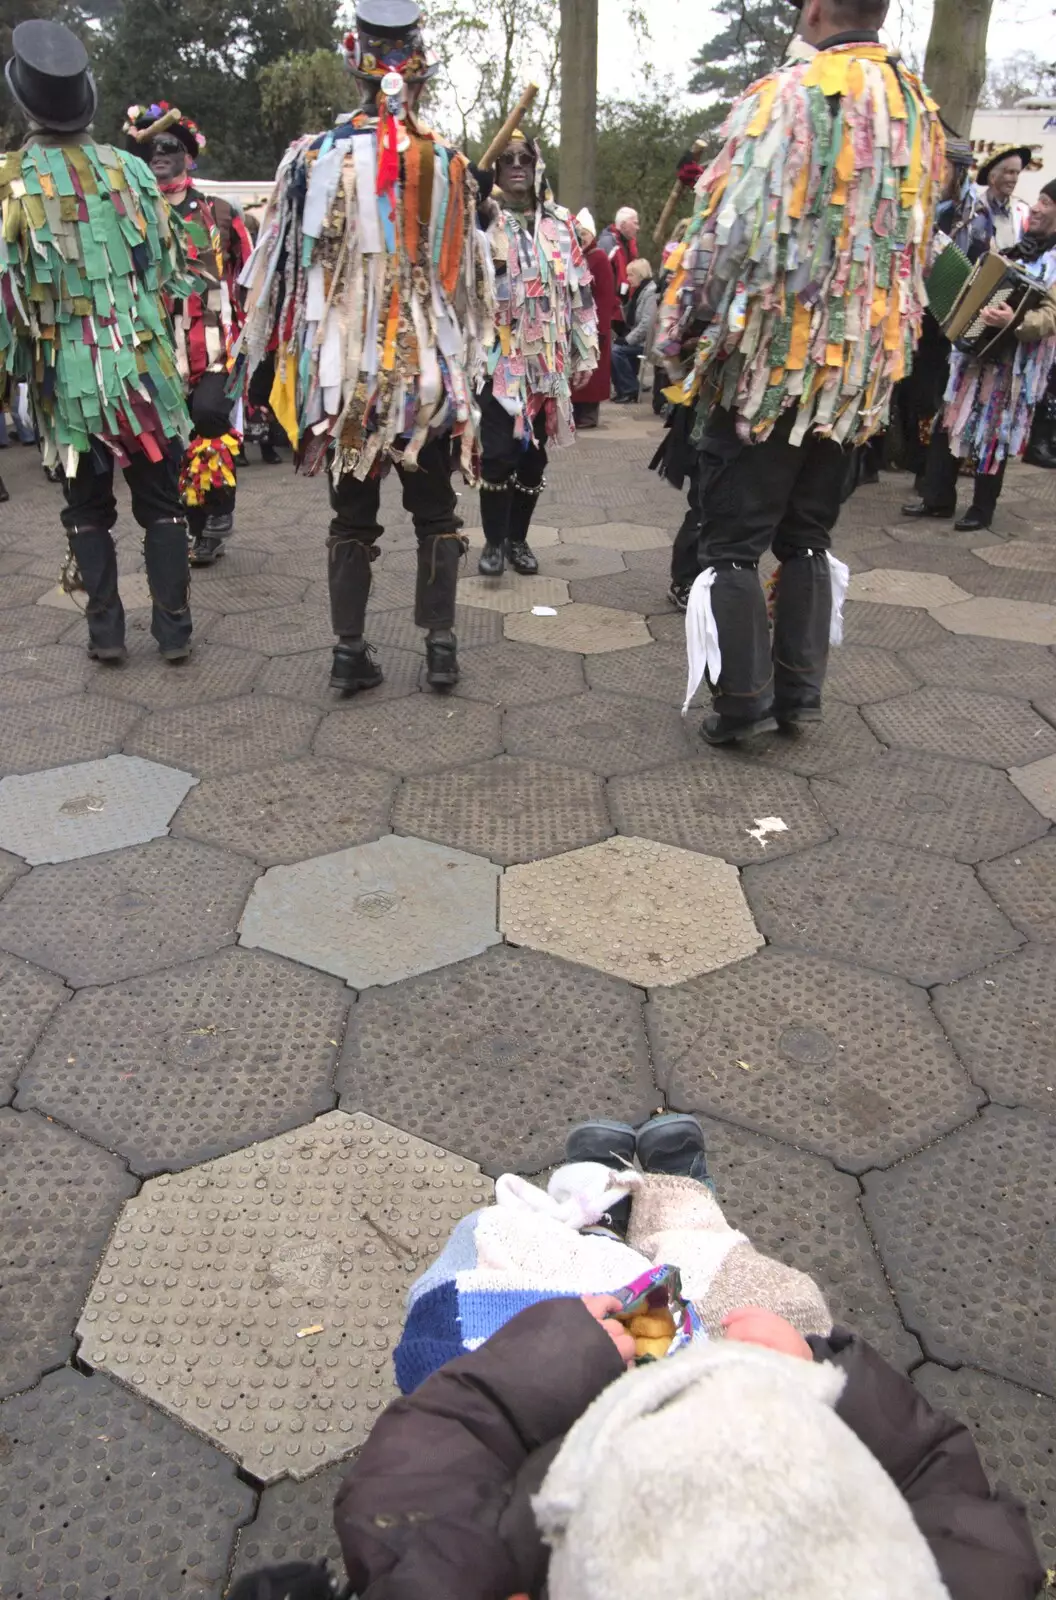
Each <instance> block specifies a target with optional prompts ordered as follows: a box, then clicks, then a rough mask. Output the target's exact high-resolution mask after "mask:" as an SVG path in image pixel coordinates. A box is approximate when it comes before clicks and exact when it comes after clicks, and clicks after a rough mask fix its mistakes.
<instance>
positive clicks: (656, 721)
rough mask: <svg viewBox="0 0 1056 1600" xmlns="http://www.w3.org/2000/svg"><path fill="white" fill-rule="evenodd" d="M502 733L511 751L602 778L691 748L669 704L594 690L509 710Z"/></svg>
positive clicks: (652, 764) (671, 758) (651, 764)
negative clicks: (651, 702)
mask: <svg viewBox="0 0 1056 1600" xmlns="http://www.w3.org/2000/svg"><path fill="white" fill-rule="evenodd" d="M503 734H504V738H505V742H506V749H507V750H508V751H509V753H510V754H511V755H515V756H539V757H547V756H549V757H550V758H551V759H552V760H554V761H561V762H567V763H568V765H569V766H573V767H585V768H587V769H588V770H589V771H591V772H598V773H601V775H602V776H603V777H612V776H613V774H615V773H617V772H639V771H641V770H642V769H643V768H646V767H657V766H661V765H662V764H663V763H664V762H668V761H678V760H679V759H680V758H681V757H683V756H685V755H687V754H689V753H690V751H691V749H692V746H691V745H690V744H689V741H688V740H687V738H686V732H685V726H684V724H683V721H682V718H681V717H680V716H679V714H678V712H677V711H676V710H675V709H674V707H673V706H672V707H662V706H657V705H652V704H650V703H649V702H647V701H637V700H624V699H622V698H620V697H619V696H617V695H614V694H599V693H596V692H595V691H594V690H590V691H588V692H587V693H586V694H579V695H574V696H573V697H571V698H570V699H567V700H555V701H553V702H552V703H550V704H544V705H541V706H522V707H521V708H520V709H519V710H515V711H509V712H507V714H506V717H505V720H504V722H503Z"/></svg>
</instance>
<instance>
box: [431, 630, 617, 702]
mask: <svg viewBox="0 0 1056 1600" xmlns="http://www.w3.org/2000/svg"><path fill="white" fill-rule="evenodd" d="M599 659H600V658H599ZM460 665H461V670H462V676H461V678H460V679H459V681H458V684H457V685H456V686H455V688H454V689H453V690H452V691H451V693H452V695H453V696H456V697H457V698H459V699H465V700H480V701H483V702H484V703H485V704H487V705H493V706H506V707H507V708H510V707H513V706H534V705H538V704H539V703H540V702H541V701H544V700H559V699H561V698H562V697H563V696H565V695H572V694H579V693H580V692H581V691H582V690H584V689H585V688H586V687H587V684H586V679H585V678H584V676H583V663H582V662H581V661H580V660H579V658H578V657H577V656H574V655H570V654H569V653H568V652H567V651H561V652H560V653H559V654H557V655H555V654H554V653H553V651H551V650H536V649H533V647H532V646H531V645H530V644H516V643H514V642H513V641H512V640H510V639H501V640H500V641H499V642H498V643H497V644H489V645H482V646H481V647H480V649H478V650H471V651H468V652H467V654H466V655H465V656H463V658H462V661H461V663H460Z"/></svg>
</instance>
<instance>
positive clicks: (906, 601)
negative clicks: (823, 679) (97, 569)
mask: <svg viewBox="0 0 1056 1600" xmlns="http://www.w3.org/2000/svg"><path fill="white" fill-rule="evenodd" d="M655 433H656V426H655V424H654V422H653V420H652V418H651V417H647V416H645V415H641V416H634V415H628V414H627V413H626V412H624V413H623V414H622V415H621V414H616V413H615V412H613V413H612V415H611V419H610V421H609V425H608V426H607V428H605V429H604V430H603V431H601V432H599V433H598V434H595V435H589V436H585V437H584V438H583V439H582V441H581V443H580V445H579V446H578V447H577V449H576V451H575V453H574V454H573V455H572V456H571V457H570V458H569V459H568V460H567V461H562V462H561V463H560V464H558V465H557V466H555V467H553V468H552V469H551V472H550V487H549V489H548V491H547V493H546V496H545V498H544V500H543V502H542V507H541V512H540V523H541V524H542V526H541V527H540V530H539V534H538V537H537V539H536V541H535V542H536V543H537V545H538V547H539V550H540V555H541V557H542V565H543V576H542V577H541V578H540V579H538V580H536V581H534V582H527V581H524V580H518V579H510V580H509V581H505V582H503V583H502V584H499V585H494V584H485V583H482V582H480V581H479V580H477V579H476V578H475V577H473V576H472V575H471V574H472V567H470V568H469V569H468V570H467V575H466V577H465V579H464V581H463V588H462V599H463V602H464V605H463V607H462V610H461V615H460V626H459V633H460V638H461V643H462V648H463V667H464V676H463V681H462V683H461V685H460V686H459V688H458V689H457V691H456V692H455V693H453V694H452V695H450V696H448V697H446V698H443V697H440V696H437V695H434V694H431V693H429V692H422V690H421V686H420V677H421V674H422V667H423V658H422V647H421V642H420V637H419V635H418V634H417V632H416V630H415V629H414V628H413V626H412V618H411V612H410V609H409V602H410V598H411V589H412V581H413V580H412V569H413V561H414V556H413V545H414V541H413V536H412V534H411V532H410V529H409V526H408V523H407V520H406V518H405V517H404V516H403V514H402V512H401V511H400V510H399V508H398V506H397V505H396V504H395V500H394V498H393V493H392V489H391V488H389V489H387V491H386V497H387V501H388V505H389V514H388V516H387V521H388V526H389V531H388V533H387V535H386V539H385V543H384V551H385V553H384V556H383V558H382V560H381V561H380V562H379V563H378V565H377V567H376V569H375V571H376V588H375V595H374V603H373V617H372V621H371V636H372V638H373V639H374V640H375V642H376V643H377V644H378V645H379V647H380V649H381V654H382V659H383V662H384V667H385V671H386V675H387V681H386V684H385V686H384V688H383V689H382V690H381V691H379V692H377V693H374V694H372V695H370V696H369V697H366V696H364V697H363V698H362V699H361V700H358V701H353V702H351V703H349V704H343V705H342V704H339V703H337V702H336V701H335V700H334V699H333V697H332V696H331V694H330V692H329V691H328V690H327V688H326V676H327V664H328V647H329V644H330V642H331V641H330V630H329V625H328V621H327V607H326V586H325V573H324V554H323V548H322V539H323V533H324V524H325V520H326V511H325V506H324V493H323V486H322V484H321V483H319V482H311V483H309V482H303V481H300V480H298V479H296V478H295V477H294V475H293V474H292V472H291V471H290V470H289V469H288V468H284V469H282V470H279V469H277V468H276V469H272V468H266V467H263V466H259V465H254V466H253V467H252V468H250V469H249V470H248V471H246V472H245V473H244V475H243V482H242V487H241V490H240V499H239V521H238V531H237V536H236V538H235V540H234V542H233V543H232V545H231V548H230V554H229V555H228V556H227V558H226V559H225V560H224V561H223V562H222V563H221V564H220V565H219V566H217V567H216V568H215V569H213V570H211V571H208V572H204V573H201V574H197V575H196V576H195V579H194V587H193V608H194V612H195V618H196V623H197V637H198V646H197V650H196V653H195V657H194V659H193V661H192V662H191V663H190V664H189V665H188V666H186V667H184V668H180V669H173V668H169V667H165V666H163V665H162V664H161V663H160V662H159V661H158V660H157V657H156V655H155V653H154V649H153V645H152V642H151V640H150V638H149V635H148V634H147V632H146V623H147V614H146V613H145V612H144V611H143V610H142V609H133V610H132V611H131V641H132V660H131V662H130V663H129V665H128V666H127V667H126V668H124V669H122V670H114V669H105V668H101V667H98V666H94V665H92V664H90V663H89V662H88V661H87V659H86V657H85V654H84V641H85V631H84V624H83V621H82V620H80V619H79V618H78V617H77V616H75V615H73V614H72V613H71V611H70V610H69V609H68V607H64V606H63V605H62V604H61V603H55V602H56V596H55V594H54V591H53V586H54V583H55V579H56V577H57V571H58V566H59V561H60V539H59V536H58V531H57V520H56V499H57V492H56V491H55V490H53V489H51V488H50V487H49V486H48V485H47V484H45V483H44V482H43V479H42V476H41V474H40V472H39V469H38V468H37V465H36V458H35V457H34V456H33V455H31V453H30V452H29V451H25V450H17V449H11V450H9V451H8V452H6V454H3V455H0V470H2V471H3V473H4V476H5V477H6V479H7V481H8V485H9V487H10V488H11V490H12V495H13V498H12V501H11V503H10V504H9V505H6V506H4V507H3V508H2V510H0V778H2V780H3V781H2V782H0V1307H2V1310H0V1324H2V1329H3V1337H2V1339H0V1397H3V1398H2V1400H0V1595H2V1596H4V1597H5V1600H8V1597H12V1596H19V1597H25V1600H28V1597H30V1596H45V1597H48V1600H51V1597H58V1596H62V1597H63V1600H103V1597H105V1596H110V1595H113V1596H115V1597H116V1596H117V1595H120V1596H122V1597H123V1600H124V1597H126V1596H129V1597H130V1596H133V1595H136V1596H142V1597H144V1600H146V1597H147V1596H148V1595H149V1596H151V1597H155V1596H161V1595H165V1596H177V1597H179V1600H192V1597H193V1600H204V1597H210V1600H212V1597H219V1596H220V1595H221V1594H222V1593H223V1590H224V1588H225V1585H226V1583H227V1580H228V1577H229V1575H230V1573H231V1572H232V1571H236V1572H237V1571H243V1570H245V1569H246V1568H247V1567H249V1566H252V1565H253V1564H256V1563H258V1562H260V1561H262V1560H265V1559H269V1558H277V1557H281V1556H282V1555H284V1554H287V1553H289V1552H293V1551H296V1550H302V1551H304V1552H305V1553H309V1554H313V1555H314V1554H316V1553H318V1552H320V1551H322V1550H323V1549H324V1548H326V1547H327V1546H328V1544H329V1543H330V1534H329V1526H328V1502H329V1497H330V1495H331V1493H332V1490H333V1486H334V1483H335V1481H336V1479H337V1477H338V1476H339V1474H340V1471H341V1466H340V1463H341V1460H342V1459H343V1458H344V1457H346V1456H347V1455H348V1454H349V1453H350V1452H351V1451H353V1450H354V1449H355V1448H356V1447H357V1445H358V1444H359V1443H360V1442H361V1440H362V1439H363V1437H364V1436H365V1434H366V1432H367V1431H368V1430H369V1427H370V1425H371V1422H372V1420H373V1418H374V1417H375V1416H376V1415H377V1412H378V1410H379V1409H380V1407H381V1406H383V1405H384V1403H385V1401H386V1399H387V1398H388V1396H389V1394H390V1393H391V1380H390V1378H389V1366H390V1363H389V1353H390V1350H391V1346H392V1343H393V1340H394V1338H395V1336H396V1332H397V1330H398V1326H399V1318H400V1307H401V1303H402V1296H403V1292H404V1289H405V1287H406V1284H407V1281H408V1280H409V1278H410V1277H411V1276H413V1275H414V1273H416V1272H417V1271H418V1270H419V1269H420V1266H421V1264H422V1263H423V1262H424V1261H427V1260H428V1259H429V1257H430V1255H431V1254H432V1253H433V1252H434V1251H435V1250H436V1249H437V1248H438V1246H439V1244H440V1243H441V1242H442V1240H443V1238H444V1236H445V1235H446V1232H447V1230H448V1228H449V1227H450V1224H451V1222H452V1221H453V1220H454V1219H455V1218H457V1217H458V1216H460V1215H462V1214H464V1212H465V1211H466V1210H467V1209H468V1207H470V1206H472V1205H475V1204H480V1203H482V1202H484V1201H486V1199H487V1197H488V1194H489V1192H490V1182H491V1178H492V1177H493V1176H494V1175H495V1174H497V1173H498V1172H500V1171H502V1170H503V1169H504V1168H507V1167H514V1168H517V1169H519V1170H521V1171H522V1172H526V1173H530V1174H536V1173H543V1172H545V1171H546V1169H547V1168H548V1167H550V1166H551V1165H552V1164H553V1163H554V1162H555V1161H557V1160H558V1159H559V1156H560V1151H561V1144H562V1136H563V1133H564V1130H565V1128H566V1126H567V1125H568V1123H569V1122H570V1121H572V1120H573V1119H575V1118H576V1117H578V1116H580V1115H582V1114H584V1113H587V1112H599V1113H604V1114H608V1115H619V1116H621V1117H626V1118H629V1119H630V1120H635V1119H639V1118H642V1117H644V1116H645V1115H647V1114H648V1112H649V1111H650V1110H651V1109H653V1108H655V1107H657V1106H659V1105H663V1104H668V1105H671V1106H673V1107H678V1108H686V1109H693V1110H696V1111H698V1112H700V1113H701V1114H703V1115H704V1116H705V1117H706V1118H707V1121H708V1127H709V1129H710V1135H711V1141H712V1152H713V1167H714V1171H715V1174H716V1177H717V1179H718V1184H719V1192H720V1196H721V1197H722V1198H723V1199H724V1201H725V1203H726V1205H727V1207H728V1210H729V1213H730V1216H731V1218H732V1219H733V1220H734V1221H735V1222H736V1223H738V1224H740V1225H741V1226H743V1227H744V1228H746V1229H747V1230H748V1231H749V1232H750V1233H751V1234H752V1236H753V1238H754V1239H755V1241H756V1242H757V1243H758V1244H760V1245H761V1246H763V1247H765V1248H767V1249H770V1250H772V1251H774V1252H776V1253H777V1254H779V1255H781V1256H782V1257H784V1258H785V1259H786V1260H789V1261H791V1262H793V1263H795V1264H796V1265H798V1266H802V1267H804V1268H806V1269H807V1270H809V1271H811V1272H813V1273H815V1274H816V1275H817V1277H818V1278H819V1280H820V1281H821V1282H822V1284H823V1285H824V1287H825V1289H826V1291H827V1293H828V1294H829V1296H830V1298H831V1302H832V1305H833V1308H834V1311H835V1313H836V1315H837V1316H838V1318H840V1319H842V1320H844V1321H847V1322H850V1323H851V1324H852V1325H854V1326H856V1327H858V1328H860V1329H862V1330H863V1331H864V1332H865V1333H866V1334H867V1335H868V1336H869V1337H871V1338H872V1339H874V1340H875V1341H876V1342H877V1343H878V1344H879V1346H880V1347H881V1349H882V1350H883V1351H884V1352H885V1353H886V1354H887V1355H888V1356H889V1357H890V1358H891V1359H892V1360H894V1361H896V1362H898V1363H900V1364H901V1365H902V1366H904V1367H905V1368H906V1369H907V1370H911V1371H912V1375H913V1381H914V1382H915V1383H917V1384H918V1385H919V1386H920V1388H921V1389H922V1391H923V1392H924V1393H926V1394H927V1395H928V1396H929V1397H930V1398H931V1399H933V1400H936V1401H938V1402H940V1403H942V1404H945V1405H948V1406H949V1407H951V1408H953V1409H955V1410H957V1411H958V1412H960V1413H961V1414H962V1415H964V1416H965V1417H967V1418H968V1419H969V1420H970V1422H971V1424H972V1426H973V1427H974V1428H975V1430H976V1434H977V1437H978V1439H979V1443H980V1445H981V1447H982V1449H983V1452H984V1454H985V1456H986V1458H987V1460H988V1462H989V1464H990V1466H991V1468H992V1470H993V1471H994V1472H995V1473H997V1474H998V1475H1000V1476H1001V1477H1003V1478H1004V1479H1006V1480H1007V1481H1008V1482H1009V1483H1011V1484H1012V1485H1013V1487H1014V1488H1015V1489H1016V1490H1017V1491H1018V1492H1019V1493H1021V1494H1022V1495H1023V1496H1024V1497H1025V1498H1026V1499H1027V1500H1028V1501H1029V1502H1030V1504H1031V1508H1032V1513H1033V1516H1034V1518H1035V1523H1036V1527H1037V1531H1038V1536H1039V1540H1040V1542H1041V1545H1042V1548H1043V1551H1044V1554H1045V1558H1046V1562H1047V1564H1050V1565H1051V1564H1053V1563H1056V1457H1054V1454H1053V1440H1054V1438H1056V1044H1054V1039H1056V981H1054V980H1056V834H1054V832H1053V830H1052V826H1051V824H1052V821H1053V819H1056V649H1054V647H1056V527H1054V520H1053V513H1054V508H1056V475H1048V476H1046V475H1045V474H1041V473H1033V472H1031V471H1029V470H1027V469H1016V470H1014V471H1012V472H1010V474H1009V480H1008V488H1007V492H1006V494H1005V497H1004V499H1003V501H1002V504H1001V512H1000V521H999V524H998V527H997V530H996V531H995V533H994V534H993V535H992V536H988V537H982V538H981V537H979V536H978V535H977V536H974V537H968V536H960V535H954V534H952V532H951V531H950V529H949V525H947V524H943V525H931V526H930V527H924V528H921V527H918V526H914V525H906V524H901V523H899V521H898V517H897V505H898V502H899V500H900V499H902V498H904V497H905V494H906V487H907V486H906V483H905V480H899V479H897V478H887V479H886V480H885V483H884V485H883V487H881V488H879V489H866V490H862V491H861V492H860V493H859V494H858V495H857V496H856V498H855V500H854V501H853V502H852V504H851V505H850V506H849V508H848V510H847V513H846V515H845V516H844V518H843V520H842V523H841V527H840V530H839V538H838V545H839V548H840V551H841V553H842V554H843V555H844V556H845V558H846V559H847V560H848V561H849V563H850V565H851V568H852V572H853V573H854V577H853V580H852V591H851V593H852V599H851V601H850V602H849V604H848V608H847V630H846V643H845V645H844V647H843V649H842V650H841V651H840V652H839V653H838V654H837V656H836V657H835V658H834V662H833V668H832V673H831V678H830V694H829V701H828V717H827V721H826V723H825V725H824V727H823V728H821V729H820V730H818V731H812V732H811V733H809V734H808V735H807V736H806V737H804V738H802V739H799V740H786V739H782V738H778V737H775V738H774V739H772V740H771V741H768V742H761V743H759V744H757V745H756V746H754V747H753V748H752V750H751V754H750V755H738V754H731V753H716V752H709V751H705V750H704V749H702V748H701V747H700V746H699V744H698V743H697V741H696V740H695V738H694V736H693V734H694V728H693V722H692V720H691V721H690V723H689V724H688V728H687V726H686V725H684V724H683V723H682V721H681V719H680V717H679V713H678V706H679V703H680V700H681V697H682V691H683V682H684V666H683V653H682V649H681V645H680V634H681V620H680V618H679V617H678V616H677V615H676V614H675V613H673V612H672V611H671V610H669V608H668V607H667V605H666V602H665V589H666V570H667V560H668V549H667V547H668V544H669V541H670V537H671V534H672V531H673V529H674V528H675V526H676V524H677V522H678V519H679V516H680V514H681V506H680V503H679V499H678V497H677V496H676V495H675V494H674V493H673V492H672V491H670V490H668V489H667V488H666V487H665V486H663V485H661V484H659V483H658V482H657V480H656V479H655V477H653V476H651V475H650V474H648V473H647V472H646V470H645V468H646V462H647V460H648V458H649V455H650V454H651V451H652V448H653V443H654V436H655ZM466 520H467V523H468V524H469V526H470V531H471V532H472V533H473V534H474V537H475V538H476V539H477V541H478V542H479V537H480V535H479V527H478V526H477V524H478V522H479V517H478V514H477V510H476V505H475V501H474V497H472V496H466ZM121 553H122V566H123V568H124V571H125V581H126V591H127V599H128V603H129V605H130V607H136V606H139V607H141V605H142V600H143V598H144V592H145V591H144V580H143V578H142V574H141V570H140V568H141V563H140V560H139V553H138V542H137V539H136V537H135V534H134V531H133V529H132V528H131V527H130V526H129V525H128V524H127V523H126V524H125V526H124V531H123V534H122V543H121ZM533 607H543V608H544V611H543V614H541V615H537V614H536V613H535V611H534V610H533V609H532V608H533Z"/></svg>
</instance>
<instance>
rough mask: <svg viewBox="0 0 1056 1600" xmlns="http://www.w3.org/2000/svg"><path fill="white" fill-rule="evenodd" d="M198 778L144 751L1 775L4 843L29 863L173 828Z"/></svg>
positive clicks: (0, 837)
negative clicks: (176, 814) (143, 756)
mask: <svg viewBox="0 0 1056 1600" xmlns="http://www.w3.org/2000/svg"><path fill="white" fill-rule="evenodd" d="M195 782H196V780H195V779H194V778H192V777H191V776H190V775H189V774H188V773H186V772H177V771H176V770H175V768H173V767H159V766H158V765H157V763H156V762H154V761H142V760H141V759H140V758H139V757H138V756H107V757H106V759H105V760H104V761H82V762H78V763H77V764H76V765H75V766H72V767H52V769H51V770H50V772H37V773H31V774H30V775H29V776H27V777H12V778H3V779H0V845H2V846H3V847H4V848H5V849H7V850H11V851H13V852H14V854H15V855H20V856H22V857H23V859H24V860H26V861H28V862H29V864H30V866H33V867H36V866H39V865H40V864H41V863H42V862H45V861H74V860H76V859H77V858H78V857H79V856H94V855H99V854H100V853H101V852H102V851H104V850H117V849H120V847H121V846H122V845H126V844H145V843H146V842H147V840H148V839H157V838H160V837H161V835H162V834H165V833H167V832H168V825H169V820H170V818H171V817H172V815H173V812H174V811H175V810H176V808H177V806H178V805H179V804H180V801H181V800H182V799H183V797H184V795H185V794H186V793H187V791H188V789H190V788H192V786H193V785H194V783H195Z"/></svg>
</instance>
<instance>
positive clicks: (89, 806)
mask: <svg viewBox="0 0 1056 1600" xmlns="http://www.w3.org/2000/svg"><path fill="white" fill-rule="evenodd" d="M105 806H106V796H105V795H103V794H71V796H70V798H69V799H68V800H64V801H63V802H62V805H61V806H60V807H59V816H60V817H91V816H95V815H97V814H98V813H99V812H100V811H102V810H103V809H104V808H105Z"/></svg>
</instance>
